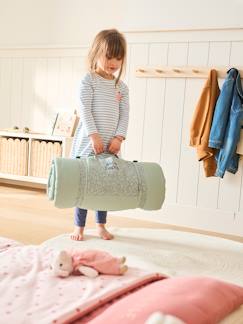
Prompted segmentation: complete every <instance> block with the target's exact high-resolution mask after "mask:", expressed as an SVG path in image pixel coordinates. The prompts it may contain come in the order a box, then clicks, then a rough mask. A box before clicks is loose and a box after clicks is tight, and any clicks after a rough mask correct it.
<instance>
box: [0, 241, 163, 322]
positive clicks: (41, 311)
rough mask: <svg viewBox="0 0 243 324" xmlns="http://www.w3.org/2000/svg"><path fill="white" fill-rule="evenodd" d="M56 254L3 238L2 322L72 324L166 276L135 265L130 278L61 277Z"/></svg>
mask: <svg viewBox="0 0 243 324" xmlns="http://www.w3.org/2000/svg"><path fill="white" fill-rule="evenodd" d="M53 253H54V251H53V250H51V249H49V248H45V247H38V246H24V245H21V244H18V243H17V242H14V241H10V240H4V239H2V240H0V262H1V269H0V318H1V322H2V323H18V324H21V323H23V324H32V323H33V324H36V323H38V324H41V323H43V324H44V323H45V324H46V323H68V322H69V321H70V320H71V319H76V318H79V317H81V316H83V315H85V314H86V313H88V312H90V311H91V310H93V309H96V308H97V307H98V306H99V305H102V304H103V303H105V302H107V301H109V300H111V299H113V298H115V297H117V296H120V295H121V294H123V293H125V292H127V291H130V290H131V289H134V288H136V287H139V286H141V285H143V284H145V283H148V282H152V281H154V280H158V279H160V278H163V276H162V275H159V274H154V273H149V272H146V271H143V270H139V269H134V268H130V269H129V270H128V272H127V273H126V274H125V275H124V276H111V275H100V276H98V277H97V278H94V279H89V278H87V277H84V276H70V277H68V278H65V279H61V278H57V277H54V276H53V275H52V273H51V271H50V269H49V265H50V264H51V263H52V259H53Z"/></svg>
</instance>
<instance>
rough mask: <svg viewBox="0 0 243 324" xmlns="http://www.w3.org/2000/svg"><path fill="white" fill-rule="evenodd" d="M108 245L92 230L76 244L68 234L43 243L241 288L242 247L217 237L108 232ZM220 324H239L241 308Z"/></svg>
mask: <svg viewBox="0 0 243 324" xmlns="http://www.w3.org/2000/svg"><path fill="white" fill-rule="evenodd" d="M110 230H111V231H112V233H114V234H115V239H114V240H112V241H104V240H101V239H99V238H98V237H97V236H96V232H95V231H94V230H86V240H85V241H81V242H77V241H72V240H71V239H70V238H69V234H64V235H61V236H57V237H54V238H52V239H50V240H47V241H46V242H44V243H43V245H44V246H48V247H52V248H56V249H68V248H77V247H78V248H81V247H83V248H84V249H90V248H95V249H102V250H105V251H108V252H110V253H112V254H113V255H117V256H121V255H124V256H126V257H127V264H128V266H133V267H139V268H143V269H147V270H150V271H159V272H162V273H164V274H167V275H169V276H179V275H205V276H211V277H214V278H218V279H221V280H224V281H228V282H231V283H235V284H238V285H241V286H242V285H243V244H242V243H239V242H234V241H230V240H226V239H222V238H218V237H211V236H207V235H201V234H194V233H187V232H179V231H174V230H167V229H144V228H110ZM221 324H243V307H240V309H238V310H237V311H235V312H234V313H232V314H231V315H230V316H228V317H227V318H226V319H225V320H224V321H222V322H221Z"/></svg>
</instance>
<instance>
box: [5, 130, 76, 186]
mask: <svg viewBox="0 0 243 324" xmlns="http://www.w3.org/2000/svg"><path fill="white" fill-rule="evenodd" d="M0 138H7V139H10V138H12V139H20V140H21V139H25V140H27V141H28V153H27V154H28V156H27V157H26V158H27V175H19V174H12V173H5V172H1V170H0V182H2V183H11V182H14V183H16V182H17V183H19V184H28V183H29V184H39V185H41V186H40V187H43V185H46V184H47V177H38V176H32V175H31V167H32V165H33V163H34V161H32V156H33V155H32V149H33V144H34V143H35V141H39V142H43V141H44V142H52V143H60V146H61V153H60V156H62V157H68V156H69V153H70V149H71V145H72V140H73V137H65V136H54V135H46V134H40V133H20V132H9V131H0ZM0 154H1V148H0Z"/></svg>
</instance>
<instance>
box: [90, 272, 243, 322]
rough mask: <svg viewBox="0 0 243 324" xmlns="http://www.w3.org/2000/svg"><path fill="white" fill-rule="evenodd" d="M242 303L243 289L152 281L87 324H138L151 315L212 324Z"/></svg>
mask: <svg viewBox="0 0 243 324" xmlns="http://www.w3.org/2000/svg"><path fill="white" fill-rule="evenodd" d="M241 304H243V287H239V286H236V285H233V284H230V283H227V282H223V281H220V280H217V279H213V278H207V277H176V278H168V279H163V280H159V281H156V282H153V283H151V284H149V285H147V286H145V287H143V288H141V289H139V290H137V291H135V292H133V293H131V294H129V295H128V296H125V297H123V298H121V299H119V300H118V301H117V302H115V303H114V304H112V305H110V306H109V307H108V308H107V309H106V310H105V311H104V312H103V313H101V314H100V315H99V316H98V317H97V318H94V319H93V320H91V321H90V322H89V324H104V323H109V324H112V323H115V324H124V323H126V324H129V323H132V324H141V323H145V322H146V320H147V319H148V318H149V316H150V315H151V314H152V313H153V312H157V311H161V312H162V313H164V314H169V315H173V316H176V317H177V318H179V319H181V320H182V321H184V322H186V323H187V324H215V323H218V322H219V321H220V320H222V319H223V318H224V317H225V316H227V315H228V314H230V313H231V312H232V311H234V310H235V309H236V308H238V307H239V306H240V305H241Z"/></svg>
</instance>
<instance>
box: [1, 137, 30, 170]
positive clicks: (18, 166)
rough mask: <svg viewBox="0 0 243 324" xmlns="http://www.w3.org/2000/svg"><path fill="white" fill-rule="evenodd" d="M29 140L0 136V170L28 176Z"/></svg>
mask: <svg viewBox="0 0 243 324" xmlns="http://www.w3.org/2000/svg"><path fill="white" fill-rule="evenodd" d="M28 153H29V141H28V140H26V139H19V138H14V137H0V172H1V173H9V174H17V175H23V176H26V175H27V174H28Z"/></svg>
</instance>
